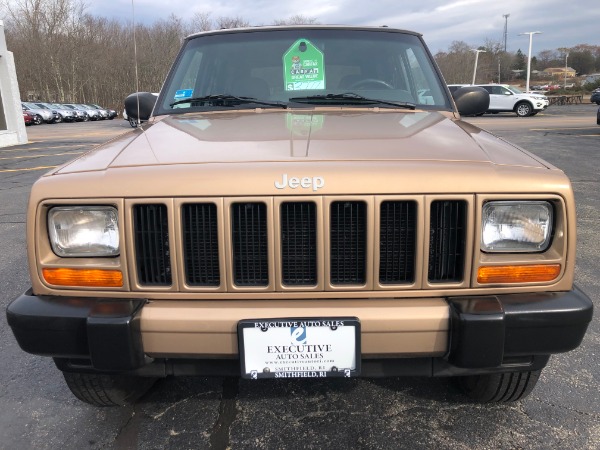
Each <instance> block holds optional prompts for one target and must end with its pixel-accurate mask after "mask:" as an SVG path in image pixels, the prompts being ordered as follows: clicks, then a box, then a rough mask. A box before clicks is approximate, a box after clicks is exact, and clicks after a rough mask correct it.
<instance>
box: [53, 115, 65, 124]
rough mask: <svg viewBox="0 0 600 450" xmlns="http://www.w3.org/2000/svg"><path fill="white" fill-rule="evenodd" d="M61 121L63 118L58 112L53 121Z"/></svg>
mask: <svg viewBox="0 0 600 450" xmlns="http://www.w3.org/2000/svg"><path fill="white" fill-rule="evenodd" d="M62 121H63V118H62V116H61V115H60V114H59V115H58V116H57V117H56V118H55V119H54V123H61V122H62Z"/></svg>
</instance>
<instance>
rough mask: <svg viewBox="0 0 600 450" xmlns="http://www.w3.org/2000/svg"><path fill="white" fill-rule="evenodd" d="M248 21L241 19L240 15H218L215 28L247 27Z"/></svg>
mask: <svg viewBox="0 0 600 450" xmlns="http://www.w3.org/2000/svg"><path fill="white" fill-rule="evenodd" d="M249 26H250V22H248V21H247V20H246V19H242V18H241V17H239V16H238V17H219V18H218V19H217V26H216V28H219V29H224V28H245V27H249Z"/></svg>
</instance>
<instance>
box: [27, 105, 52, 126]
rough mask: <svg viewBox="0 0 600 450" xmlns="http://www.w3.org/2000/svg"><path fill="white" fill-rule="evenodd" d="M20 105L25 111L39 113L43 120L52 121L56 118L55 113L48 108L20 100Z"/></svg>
mask: <svg viewBox="0 0 600 450" xmlns="http://www.w3.org/2000/svg"><path fill="white" fill-rule="evenodd" d="M21 106H22V107H23V109H24V110H25V111H30V112H33V113H34V114H37V115H39V116H40V117H41V118H42V121H43V122H46V123H54V122H55V120H56V115H55V114H54V113H53V112H52V111H51V110H50V109H48V108H40V107H39V106H37V105H36V104H35V103H30V102H22V103H21ZM40 123H41V122H40Z"/></svg>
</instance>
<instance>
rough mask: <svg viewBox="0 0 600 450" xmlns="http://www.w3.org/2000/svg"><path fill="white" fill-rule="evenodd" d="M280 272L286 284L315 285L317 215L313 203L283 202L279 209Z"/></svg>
mask: <svg viewBox="0 0 600 450" xmlns="http://www.w3.org/2000/svg"><path fill="white" fill-rule="evenodd" d="M280 218H281V274H282V281H283V284H286V285H288V286H314V285H316V284H317V217H316V206H315V204H314V203H313V202H286V203H282V205H281V209H280Z"/></svg>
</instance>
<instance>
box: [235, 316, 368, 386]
mask: <svg viewBox="0 0 600 450" xmlns="http://www.w3.org/2000/svg"><path fill="white" fill-rule="evenodd" d="M238 340H239V349H240V363H241V368H242V377H243V378H248V379H253V380H256V379H260V378H327V377H347V378H348V377H356V376H358V375H360V321H359V320H358V318H356V317H325V318H314V317H310V318H283V319H247V320H241V321H240V322H238Z"/></svg>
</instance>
